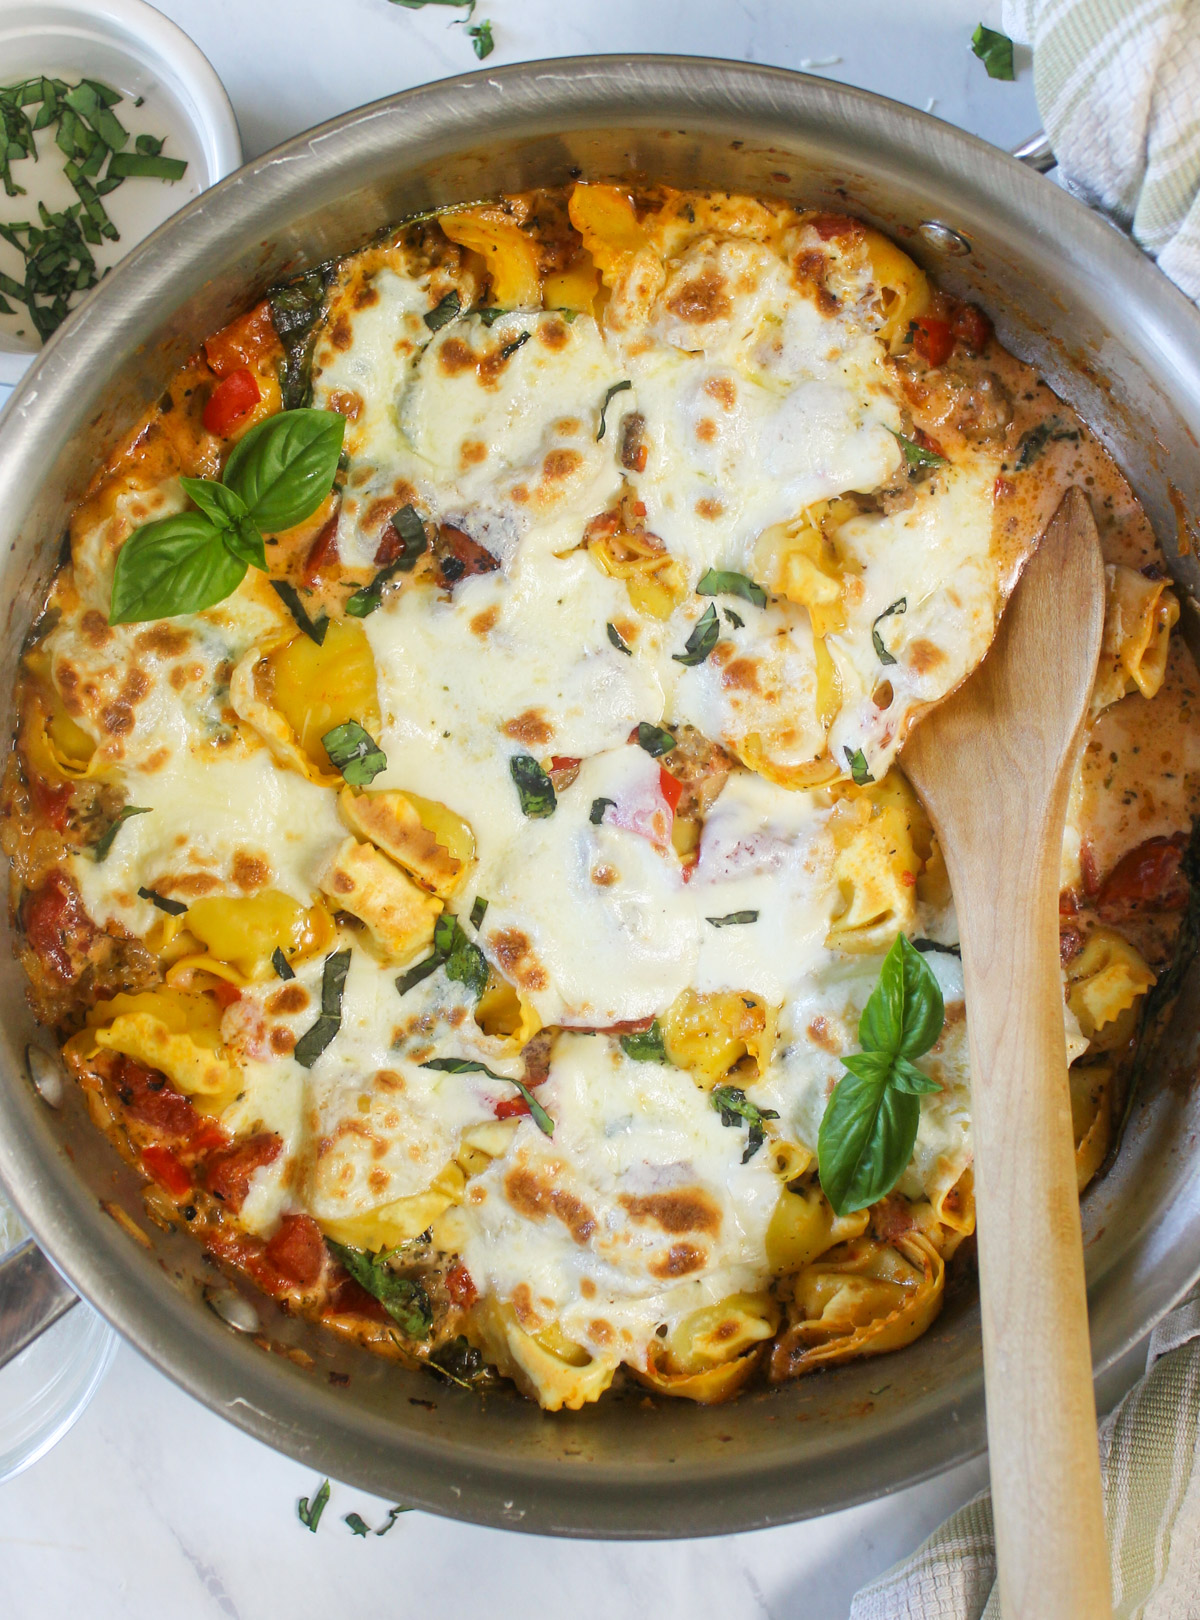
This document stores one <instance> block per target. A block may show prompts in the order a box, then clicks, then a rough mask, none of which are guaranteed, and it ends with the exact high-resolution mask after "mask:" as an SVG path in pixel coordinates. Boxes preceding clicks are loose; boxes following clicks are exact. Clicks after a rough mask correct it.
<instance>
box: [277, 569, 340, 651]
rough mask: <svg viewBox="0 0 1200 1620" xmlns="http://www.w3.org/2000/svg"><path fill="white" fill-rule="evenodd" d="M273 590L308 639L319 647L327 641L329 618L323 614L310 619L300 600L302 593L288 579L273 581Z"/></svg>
mask: <svg viewBox="0 0 1200 1620" xmlns="http://www.w3.org/2000/svg"><path fill="white" fill-rule="evenodd" d="M271 588H272V590H273V591H274V592H275V594H276V596H278V598H279V600H280V601H281V602H282V603H283V605H284V607H285V608H287V610H288V612H289V613H290V614H291V616H292V618H293V619H295V621H296V623H297V625H298V626H299V627H300V629H301V630H303V631H304V634H305V635H306V636H307V637H308V639H309V640H310V641H315V642H316V644H317V646H318V647H319V646H320V645H321V644H322V642H323V641H324V640H325V632H326V630H328V629H329V619H328V617H327V616H326V615H325V614H324V613H322V614H321V615H320V617H319V618H317V619H310V618H309V616H308V612H307V610H306V609H305V606H304V603H303V602H302V601H301V600H300V592H299V591H298V590H297V589H296V587H295V586H294V585H291V584H289V583H288V581H287V580H286V579H273V580H272V581H271Z"/></svg>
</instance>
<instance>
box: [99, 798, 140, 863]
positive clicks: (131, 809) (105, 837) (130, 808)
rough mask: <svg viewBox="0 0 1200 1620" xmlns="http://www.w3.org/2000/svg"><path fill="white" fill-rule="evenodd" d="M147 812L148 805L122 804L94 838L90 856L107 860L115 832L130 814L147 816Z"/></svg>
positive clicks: (117, 831) (118, 830)
mask: <svg viewBox="0 0 1200 1620" xmlns="http://www.w3.org/2000/svg"><path fill="white" fill-rule="evenodd" d="M149 814H150V808H149V806H148V805H142V804H127V805H123V806H122V808H121V809H120V810H118V811H117V813H116V816H115V817H114V818H113V820H112V821H110V822H109V824H108V826H107V827H106V828H105V829H104V831H103V832H102V833H101V834H100V837H99V838H98V839H97V840H96V842H95V844H94V845H93V846H92V858H93V859H94V860H96V861H103V860H107V859H108V852H109V850H110V849H111V848H112V847H113V839H114V838H116V836H117V834H118V833H119V832H120V830H121V828H122V827H123V826H124V825H125V823H126V822H127V821H128V820H129V818H130V816H148V815H149Z"/></svg>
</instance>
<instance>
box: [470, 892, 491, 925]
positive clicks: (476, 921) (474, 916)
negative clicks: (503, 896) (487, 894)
mask: <svg viewBox="0 0 1200 1620" xmlns="http://www.w3.org/2000/svg"><path fill="white" fill-rule="evenodd" d="M487 908H488V903H487V901H486V900H485V899H484V898H483V896H482V895H481V894H477V895H476V896H475V904H474V905H473V906H472V907H471V918H470V922H471V927H472V928H473V929H474V930H475V932H476V933H478V932H479V930H480V929H481V928H482V927H483V919H484V918H485V917H486V916H487Z"/></svg>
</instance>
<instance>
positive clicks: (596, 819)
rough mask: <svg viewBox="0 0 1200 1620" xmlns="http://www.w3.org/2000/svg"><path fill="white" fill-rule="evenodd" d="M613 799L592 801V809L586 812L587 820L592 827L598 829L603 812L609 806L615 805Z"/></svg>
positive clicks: (602, 818)
mask: <svg viewBox="0 0 1200 1620" xmlns="http://www.w3.org/2000/svg"><path fill="white" fill-rule="evenodd" d="M616 802H617V801H616V800H615V799H593V800H592V808H591V809H590V810H589V811H588V820H589V821H590V822H591V824H592V826H593V827H598V826H599V825H600V823H601V822H602V821H603V820H604V812H605V810H606V809H607V808H608V806H609V805H610V804H616Z"/></svg>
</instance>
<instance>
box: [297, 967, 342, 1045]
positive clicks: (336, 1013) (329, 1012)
mask: <svg viewBox="0 0 1200 1620" xmlns="http://www.w3.org/2000/svg"><path fill="white" fill-rule="evenodd" d="M349 971H350V952H349V951H348V950H345V951H334V952H332V953H331V954H330V955H329V956H327V957H326V958H325V965H324V967H323V968H322V970H321V1016H320V1017H319V1018H318V1019H317V1021H316V1023H315V1024H314V1025H313V1026H312V1028H311V1029H309V1030H306V1031H305V1032H304V1034H303V1035H301V1037H300V1039H299V1040H298V1041H297V1042H296V1046H295V1050H294V1051H293V1053H292V1056H293V1057H294V1058H295V1060H296V1062H297V1063H298V1064H300V1066H301V1068H304V1069H311V1068H312V1066H313V1064H314V1063H315V1062H316V1061H317V1059H318V1058H319V1057H320V1055H321V1053H322V1052H323V1051H324V1050H325V1048H326V1047H327V1046H328V1045H329V1043H330V1041H332V1039H333V1037H334V1036H335V1035H336V1034H337V1032H338V1030H339V1029H340V1028H341V1027H342V992H343V991H344V990H345V988H346V974H347V973H348V972H349Z"/></svg>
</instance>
